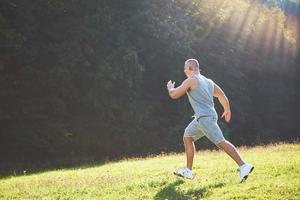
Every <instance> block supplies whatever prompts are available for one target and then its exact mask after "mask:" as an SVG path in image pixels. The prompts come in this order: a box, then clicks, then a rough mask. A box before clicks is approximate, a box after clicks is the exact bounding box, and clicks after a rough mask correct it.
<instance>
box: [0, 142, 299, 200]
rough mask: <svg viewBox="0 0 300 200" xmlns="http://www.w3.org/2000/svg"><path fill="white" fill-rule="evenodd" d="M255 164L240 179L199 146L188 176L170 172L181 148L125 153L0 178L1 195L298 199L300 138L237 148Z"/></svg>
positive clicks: (218, 155) (221, 158)
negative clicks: (90, 163) (110, 159)
mask: <svg viewBox="0 0 300 200" xmlns="http://www.w3.org/2000/svg"><path fill="white" fill-rule="evenodd" d="M239 150H240V152H241V154H242V155H243V157H244V158H245V159H246V160H247V161H248V162H250V163H252V164H254V165H255V169H254V171H253V172H252V174H251V175H250V176H249V178H248V180H247V181H246V182H245V183H242V184H240V183H239V177H238V173H237V172H236V166H235V164H234V163H233V161H232V160H231V159H230V158H229V157H228V156H227V155H226V154H225V153H223V152H221V151H200V152H198V153H197V154H196V157H195V162H194V173H195V174H196V176H195V178H194V179H193V180H185V179H182V178H178V177H175V176H174V175H173V174H172V172H173V171H174V170H176V169H179V168H182V167H183V165H184V163H185V156H184V154H171V155H160V156H157V157H149V158H144V159H129V160H122V161H119V162H114V163H106V164H104V165H101V166H94V167H89V168H79V169H78V168H77V169H68V170H56V171H48V172H43V173H39V174H33V175H24V176H19V177H8V178H2V179H0V199H22V200H26V199H45V200H46V199H51V200H52V199H72V200H75V199H101V200H102V199H103V200H105V199H109V200H113V199H130V200H132V199H169V200H175V199H180V200H185V199H186V200H187V199H214V200H215V199H268V200H270V199H295V200H296V199H297V200H298V199H300V144H275V145H268V146H259V147H254V148H239Z"/></svg>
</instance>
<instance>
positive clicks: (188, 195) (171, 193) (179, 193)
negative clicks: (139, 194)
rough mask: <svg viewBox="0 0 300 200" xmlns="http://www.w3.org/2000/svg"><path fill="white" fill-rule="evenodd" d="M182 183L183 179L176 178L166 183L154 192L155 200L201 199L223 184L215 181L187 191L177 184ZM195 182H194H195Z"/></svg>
mask: <svg viewBox="0 0 300 200" xmlns="http://www.w3.org/2000/svg"><path fill="white" fill-rule="evenodd" d="M183 183H184V180H177V181H175V182H173V183H170V184H168V185H166V186H165V187H164V188H162V189H161V190H160V191H159V192H157V193H156V195H155V197H154V199H155V200H166V199H172V200H176V199H178V200H188V199H192V198H193V199H201V198H202V197H205V196H208V195H209V194H210V192H211V190H212V189H215V188H221V187H223V186H224V185H225V184H224V183H217V184H213V185H208V186H205V187H202V188H197V189H192V190H188V191H184V190H180V189H179V186H180V185H181V184H183ZM195 184H196V183H195Z"/></svg>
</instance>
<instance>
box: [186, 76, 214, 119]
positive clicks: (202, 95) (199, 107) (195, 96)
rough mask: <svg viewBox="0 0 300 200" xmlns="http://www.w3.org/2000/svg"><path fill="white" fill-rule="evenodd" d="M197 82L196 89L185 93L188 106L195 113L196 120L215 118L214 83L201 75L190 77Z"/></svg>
mask: <svg viewBox="0 0 300 200" xmlns="http://www.w3.org/2000/svg"><path fill="white" fill-rule="evenodd" d="M192 77H193V78H196V79H197V81H198V85H197V87H196V88H194V89H192V90H189V91H187V92H186V93H187V95H188V98H189V101H190V104H191V106H192V108H193V110H194V112H195V116H196V118H199V117H203V116H214V117H217V116H218V115H217V112H216V110H215V107H214V98H213V92H214V82H213V81H212V80H211V79H208V78H206V77H205V76H203V75H201V74H197V75H194V76H192Z"/></svg>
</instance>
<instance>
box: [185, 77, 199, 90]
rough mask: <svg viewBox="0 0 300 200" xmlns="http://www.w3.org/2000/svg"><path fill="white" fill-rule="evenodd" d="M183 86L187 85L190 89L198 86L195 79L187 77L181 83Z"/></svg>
mask: <svg viewBox="0 0 300 200" xmlns="http://www.w3.org/2000/svg"><path fill="white" fill-rule="evenodd" d="M183 84H186V85H188V86H189V88H190V89H194V88H195V87H196V86H197V85H198V81H197V78H196V77H189V78H187V79H185V80H184V81H183Z"/></svg>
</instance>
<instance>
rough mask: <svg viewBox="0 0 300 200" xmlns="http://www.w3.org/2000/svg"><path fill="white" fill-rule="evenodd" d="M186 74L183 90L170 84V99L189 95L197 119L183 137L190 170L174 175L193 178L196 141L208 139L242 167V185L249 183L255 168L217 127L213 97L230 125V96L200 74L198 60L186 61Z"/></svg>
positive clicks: (186, 168)
mask: <svg viewBox="0 0 300 200" xmlns="http://www.w3.org/2000/svg"><path fill="white" fill-rule="evenodd" d="M184 73H185V75H186V76H187V79H185V80H184V81H183V82H182V84H181V85H180V86H179V87H177V88H175V82H172V81H171V80H170V81H169V82H168V83H167V88H168V91H169V95H170V97H171V98H172V99H178V98H180V97H181V96H183V95H184V94H187V95H188V99H189V102H190V104H191V106H192V108H193V110H194V112H195V118H194V120H192V121H191V123H190V124H189V125H188V126H187V127H186V129H185V131H184V135H183V142H184V147H185V153H186V160H187V161H186V167H185V168H184V169H181V170H179V171H177V172H174V174H175V175H178V176H181V177H184V178H187V179H192V178H193V172H192V168H193V160H194V153H195V145H194V142H195V141H196V140H198V139H200V138H201V137H203V136H206V137H207V138H208V139H209V140H210V141H211V142H213V143H214V144H215V145H216V146H217V147H219V148H220V149H223V150H224V151H225V152H226V153H227V154H228V155H229V156H230V157H231V158H232V159H233V160H234V161H235V162H236V163H237V164H238V166H239V168H238V171H239V172H240V182H243V181H245V180H246V179H247V178H248V175H249V173H250V172H251V171H252V170H253V169H254V167H253V166H252V165H251V164H249V163H246V162H245V161H244V160H243V159H242V158H241V155H240V154H239V152H238V151H237V149H236V148H235V146H233V145H232V144H231V143H230V142H229V141H227V140H225V138H224V136H223V133H222V131H221V129H220V128H219V126H218V124H217V120H218V115H217V112H216V110H215V108H214V101H213V97H216V98H218V100H219V102H220V103H221V105H222V106H223V109H224V113H223V115H222V117H221V118H224V119H225V121H226V122H227V123H229V121H230V118H231V111H230V105H229V101H228V99H227V97H226V95H225V94H224V92H223V90H222V89H221V88H220V87H219V86H218V85H217V84H215V83H214V82H213V81H212V80H210V79H208V78H206V77H205V76H203V75H201V74H200V69H199V62H198V61H197V60H196V59H188V60H187V61H185V66H184Z"/></svg>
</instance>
